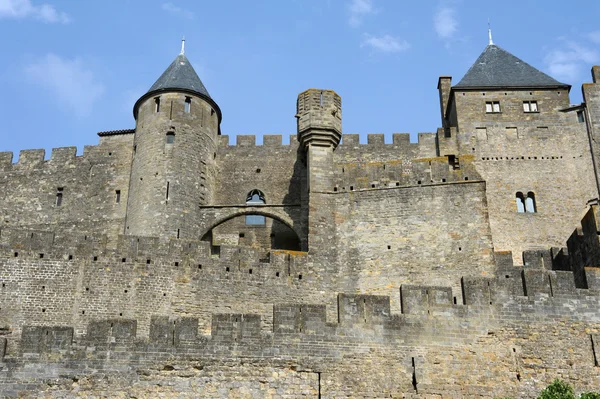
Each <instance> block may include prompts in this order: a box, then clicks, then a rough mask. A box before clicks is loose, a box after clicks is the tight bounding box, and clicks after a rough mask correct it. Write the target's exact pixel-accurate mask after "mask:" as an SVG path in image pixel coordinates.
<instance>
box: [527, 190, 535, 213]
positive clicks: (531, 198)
mask: <svg viewBox="0 0 600 399" xmlns="http://www.w3.org/2000/svg"><path fill="white" fill-rule="evenodd" d="M525 211H526V212H528V213H535V212H537V207H536V206H535V194H533V193H532V192H531V191H530V192H528V193H527V198H525Z"/></svg>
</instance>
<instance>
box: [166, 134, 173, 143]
mask: <svg viewBox="0 0 600 399" xmlns="http://www.w3.org/2000/svg"><path fill="white" fill-rule="evenodd" d="M174 142H175V133H174V132H168V133H167V144H173V143H174Z"/></svg>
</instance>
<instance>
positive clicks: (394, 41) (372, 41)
mask: <svg viewBox="0 0 600 399" xmlns="http://www.w3.org/2000/svg"><path fill="white" fill-rule="evenodd" d="M360 47H370V48H371V49H373V50H376V51H379V52H382V53H399V52H402V51H406V50H408V49H409V48H410V44H409V43H408V42H407V41H406V40H403V39H398V38H396V37H393V36H390V35H383V36H373V35H369V34H365V37H364V39H363V41H362V43H361V44H360Z"/></svg>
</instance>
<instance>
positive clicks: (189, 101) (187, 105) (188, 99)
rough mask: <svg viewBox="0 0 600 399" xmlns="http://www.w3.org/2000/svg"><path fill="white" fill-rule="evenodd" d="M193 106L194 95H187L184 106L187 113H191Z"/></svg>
mask: <svg viewBox="0 0 600 399" xmlns="http://www.w3.org/2000/svg"><path fill="white" fill-rule="evenodd" d="M191 108H192V97H186V98H185V106H184V110H185V113H186V114H189V113H190V109H191Z"/></svg>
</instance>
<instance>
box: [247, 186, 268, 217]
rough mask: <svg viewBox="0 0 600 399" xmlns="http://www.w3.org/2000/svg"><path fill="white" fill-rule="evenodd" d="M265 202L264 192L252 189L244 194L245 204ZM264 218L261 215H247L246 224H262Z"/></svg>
mask: <svg viewBox="0 0 600 399" xmlns="http://www.w3.org/2000/svg"><path fill="white" fill-rule="evenodd" d="M262 204H266V201H265V194H264V193H263V192H262V191H260V190H256V189H254V190H252V191H250V192H249V193H248V195H247V196H246V205H262ZM265 223H266V219H265V217H264V216H261V215H247V216H246V224H247V225H252V226H264V225H265Z"/></svg>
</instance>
